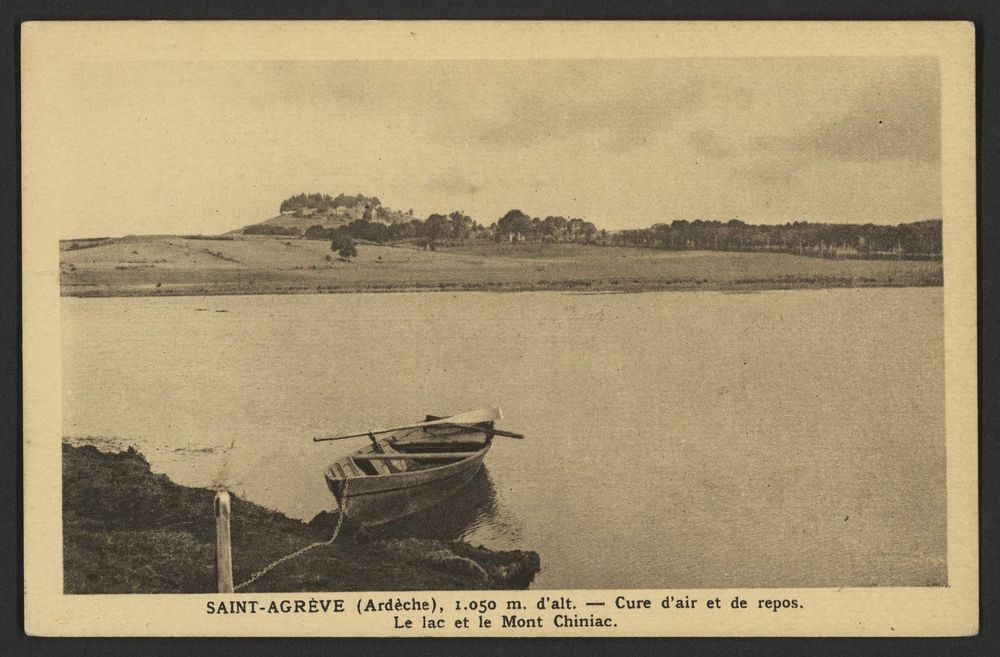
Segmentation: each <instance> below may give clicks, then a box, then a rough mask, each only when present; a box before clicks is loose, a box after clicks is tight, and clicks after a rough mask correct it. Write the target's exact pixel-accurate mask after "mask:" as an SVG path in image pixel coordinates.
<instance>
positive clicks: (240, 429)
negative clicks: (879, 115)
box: [62, 288, 945, 588]
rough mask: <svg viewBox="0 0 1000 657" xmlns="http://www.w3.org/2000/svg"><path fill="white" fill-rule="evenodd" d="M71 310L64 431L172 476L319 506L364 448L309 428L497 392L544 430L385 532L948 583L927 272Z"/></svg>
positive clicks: (602, 576) (703, 578) (602, 584)
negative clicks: (337, 466)
mask: <svg viewBox="0 0 1000 657" xmlns="http://www.w3.org/2000/svg"><path fill="white" fill-rule="evenodd" d="M62 304H63V306H62V322H63V336H64V337H63V402H64V406H63V417H64V434H65V435H66V436H70V437H72V438H74V439H77V440H79V439H84V438H85V437H88V436H90V437H99V439H98V442H100V443H103V444H111V445H124V444H129V443H131V444H134V445H136V446H137V447H138V448H139V449H140V450H141V451H143V452H144V453H145V454H146V456H147V458H148V459H149V460H150V462H151V463H152V465H153V468H154V470H156V471H159V472H164V473H166V474H168V475H169V476H170V477H171V478H172V479H174V480H175V481H177V482H179V483H182V484H187V485H198V486H205V485H211V484H217V483H224V484H226V485H228V486H230V487H231V488H232V489H233V490H234V491H236V492H237V493H238V494H240V495H242V496H245V497H246V498H248V499H250V500H252V501H255V502H257V503H259V504H262V505H265V506H269V507H272V508H277V509H280V510H281V511H284V512H285V513H287V514H289V515H292V516H296V517H300V518H304V519H308V518H310V517H312V516H313V515H314V514H315V513H317V512H319V511H321V510H324V509H333V508H335V506H336V504H335V502H334V501H333V499H332V497H331V496H330V495H329V493H328V492H327V490H326V488H325V485H324V482H323V477H322V473H323V470H324V469H325V467H326V465H327V464H328V463H329V462H330V461H332V460H334V459H336V458H337V457H338V456H340V455H342V454H344V453H346V452H348V451H351V450H353V449H355V448H357V447H358V446H359V445H360V444H361V443H353V442H350V441H348V442H341V443H325V444H314V443H312V441H311V437H312V436H313V435H317V434H322V433H330V432H342V431H350V430H357V429H365V428H368V427H379V426H386V425H391V424H399V423H404V422H407V421H410V420H413V419H419V418H422V417H423V415H424V414H425V413H428V412H432V413H437V414H445V413H449V412H454V411H462V410H468V409H473V408H480V407H484V406H490V405H495V404H500V405H502V407H503V409H504V412H505V415H506V420H505V422H504V423H503V424H502V425H501V426H503V427H505V428H509V429H511V430H515V431H523V432H525V433H527V434H528V440H525V441H515V440H508V439H502V438H498V439H497V440H496V441H495V444H494V449H493V450H492V451H491V452H490V454H489V457H488V458H487V470H486V472H485V473H484V474H483V475H482V476H480V477H479V478H477V479H476V480H475V481H474V482H473V483H472V484H471V485H470V488H469V489H467V490H466V491H465V493H464V494H463V495H461V496H459V498H458V499H455V500H454V501H453V502H452V503H451V504H450V505H448V506H447V508H442V509H439V510H438V512H437V513H435V514H431V515H429V516H427V517H422V518H417V519H416V520H415V521H414V522H410V523H409V525H408V526H406V527H403V528H399V529H397V530H394V531H400V532H402V533H407V532H409V533H420V534H424V535H438V536H443V537H446V538H455V537H461V538H463V539H465V540H467V541H469V542H471V543H473V544H484V545H486V546H488V547H494V548H521V549H531V550H536V551H537V552H539V553H540V555H541V559H542V568H543V571H542V573H541V574H540V575H539V577H538V578H537V580H536V583H535V586H536V587H539V588H660V587H675V588H682V587H683V588H687V587H751V586H839V585H844V586H850V585H929V584H943V583H944V581H945V481H944V468H945V452H944V410H943V403H944V402H943V393H944V383H943V326H942V291H941V290H940V289H937V288H935V289H871V290H822V291H779V292H767V293H760V294H747V295H737V294H723V293H698V292H690V293H670V292H664V293H644V294H604V295H581V294H567V293H556V292H552V293H546V292H542V293H517V294H489V293H472V292H467V293H457V294H445V293H435V294H376V295H367V294H357V295H317V296H246V297H208V298H204V297H186V298H161V299H157V298H138V299H71V298H67V299H64V300H63V301H62ZM223 311H224V312H223ZM360 440H361V441H362V442H363V440H364V439H360Z"/></svg>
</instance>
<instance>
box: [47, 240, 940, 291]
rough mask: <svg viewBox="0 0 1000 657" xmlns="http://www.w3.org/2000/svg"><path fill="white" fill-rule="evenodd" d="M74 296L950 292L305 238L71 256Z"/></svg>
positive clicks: (147, 244) (796, 271)
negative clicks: (351, 252) (345, 250)
mask: <svg viewBox="0 0 1000 657" xmlns="http://www.w3.org/2000/svg"><path fill="white" fill-rule="evenodd" d="M59 255H60V287H61V291H62V294H63V295H64V296H81V297H83V296H156V295H216V294H287V293H317V292H320V293H326V292H363V291H364V292H383V291H422V290H494V291H519V290H580V291H595V292H596V291H626V292H637V291H645V290H702V289H703V290H731V291H741V290H761V289H786V288H826V287H884V286H939V285H941V284H942V268H941V263H940V262H934V261H895V260H893V261H888V260H830V259H822V258H812V257H805V256H796V255H789V254H782V253H737V252H715V251H681V252H678V251H661V250H653V249H642V248H631V247H597V246H585V245H580V244H507V243H495V242H485V241H482V242H471V243H468V244H464V245H460V246H452V247H444V248H442V249H439V250H437V251H427V250H422V249H418V248H415V247H412V246H409V245H405V246H388V245H373V244H359V245H358V256H357V257H356V258H354V259H352V260H351V261H350V262H348V261H344V260H341V259H339V258H338V257H337V256H336V254H335V253H332V252H331V251H330V247H329V243H328V242H326V241H311V240H304V239H301V238H295V237H265V236H253V237H251V236H224V237H219V238H191V237H180V236H140V237H126V238H119V239H106V240H101V241H83V240H70V241H64V242H63V243H62V244H61V246H60V254H59Z"/></svg>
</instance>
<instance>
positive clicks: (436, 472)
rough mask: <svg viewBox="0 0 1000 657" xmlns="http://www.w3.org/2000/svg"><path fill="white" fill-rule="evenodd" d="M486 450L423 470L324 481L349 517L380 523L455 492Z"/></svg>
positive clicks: (477, 466) (474, 470)
mask: <svg viewBox="0 0 1000 657" xmlns="http://www.w3.org/2000/svg"><path fill="white" fill-rule="evenodd" d="M488 451H489V444H488V443H487V444H486V445H485V446H484V447H483V449H481V450H479V451H477V452H472V453H470V454H469V456H468V457H466V458H463V459H462V460H460V461H456V462H454V463H448V464H446V465H441V466H438V467H433V468H428V469H425V470H414V471H410V472H398V473H393V474H388V475H379V476H368V477H353V478H349V479H340V478H335V477H331V476H327V485H328V487H329V488H330V492H332V493H333V495H334V497H336V498H337V503H338V504H339V505H340V508H341V510H342V511H343V512H344V514H345V516H346V517H347V518H348V519H350V520H351V521H353V522H355V523H356V524H359V525H362V526H372V525H381V524H384V523H387V522H392V521H393V520H397V519H399V518H403V517H405V516H408V515H410V514H412V513H416V512H418V511H422V510H423V509H426V508H427V507H430V506H433V505H435V504H438V503H439V502H442V501H443V500H445V499H447V498H449V497H451V496H452V495H454V494H455V493H457V492H458V491H459V490H460V489H461V488H462V487H464V486H465V485H466V484H468V483H469V481H470V480H471V479H472V478H473V477H474V476H475V475H476V473H477V472H479V469H480V468H481V467H482V466H483V459H484V458H485V457H486V453H487V452H488ZM345 484H346V489H347V491H346V493H347V494H346V497H345V496H344V488H345Z"/></svg>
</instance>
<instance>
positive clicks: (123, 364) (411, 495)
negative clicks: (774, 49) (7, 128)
mask: <svg viewBox="0 0 1000 657" xmlns="http://www.w3.org/2000/svg"><path fill="white" fill-rule="evenodd" d="M346 27H347V26H346V25H341V26H339V27H338V28H337V30H335V31H334V32H332V33H331V34H332V35H334V36H336V35H344V38H345V39H346V38H352V39H355V40H356V39H357V35H353V36H351V35H349V34H348V30H347V29H346ZM404 27H405V26H404ZM359 29H361V30H362V31H364V30H368V31H367V32H365V34H376V32H374V31H373V30H374V26H371V25H368V26H359ZM413 30H414V32H419V28H417V27H416V26H414V28H413ZM405 32H406V30H396V31H394V32H392V33H391V34H389V33H387V34H386V38H387V39H390V38H401V37H400V35H405ZM102 34H103V33H102ZM611 34H615V33H614V32H611ZM618 34H619V35H620V36H621V37H622V38H625V39H627V38H628V35H629V33H628V31H627V30H622V31H621V32H619V33H618ZM276 36H277V37H281V38H294V34H292V32H291V31H289V30H285V31H282V32H280V34H276ZM414 38H415V39H416V38H417V36H416V34H415V35H414ZM413 43H414V46H413V48H414V51H413V54H412V56H407V55H406V52H407V50H406V48H407V44H406V42H405V40H403V41H401V42H400V43H398V44H394V48H396V50H394V51H393V52H394V53H395V56H394V57H392V58H388V57H386V58H379V57H374V56H373V57H365V58H352V57H339V58H324V57H322V56H316V57H304V56H303V57H300V58H281V57H276V58H263V57H262V58H258V59H254V58H247V57H242V56H239V57H233V58H228V59H227V58H225V57H221V56H218V57H206V58H199V59H198V61H191V60H189V59H185V58H177V59H171V58H170V57H165V56H164V57H161V56H144V55H143V54H142V53H138V54H137V56H136V57H134V58H131V59H129V58H120V57H104V58H102V57H91V58H87V57H80V58H78V59H75V60H72V61H67V62H66V63H64V64H61V65H60V66H58V67H55V66H54V67H50V69H48V70H49V73H47V77H46V78H45V79H44V82H45V84H46V85H47V86H48V87H49V88H50V89H57V90H58V93H53V92H51V91H49V92H47V93H44V94H39V95H38V96H37V97H36V98H35V99H34V101H33V102H34V105H33V107H34V108H35V109H36V110H37V111H38V116H40V117H44V119H39V124H38V126H36V128H37V130H36V131H34V132H32V133H31V134H33V135H41V137H39V138H37V139H35V140H34V141H33V142H32V143H31V144H30V147H31V157H33V158H37V161H39V162H44V163H47V165H48V166H49V167H50V168H54V169H57V170H58V171H63V172H67V175H65V176H62V177H60V178H59V179H58V180H57V181H46V182H45V184H44V185H39V186H36V188H35V189H34V192H33V193H32V194H27V195H26V204H28V203H31V202H32V200H33V199H42V200H39V201H38V203H37V205H36V206H35V208H34V209H35V210H36V211H37V212H45V213H49V215H50V216H48V219H47V220H48V221H49V222H50V225H51V226H54V228H53V229H52V230H53V232H52V234H53V235H55V236H56V238H57V239H56V240H53V241H52V242H51V243H50V247H51V249H52V253H51V254H50V256H51V258H52V261H53V262H54V260H55V258H56V255H57V257H58V293H59V298H58V300H57V301H55V302H54V304H56V305H55V306H54V307H57V313H58V314H57V315H55V316H53V317H52V322H51V324H50V326H49V327H48V330H50V331H52V332H53V336H56V337H53V341H54V343H55V345H56V347H57V348H58V352H57V353H58V354H59V356H58V362H57V363H56V365H57V368H56V369H57V371H55V372H52V373H51V376H53V377H55V378H53V379H52V381H57V382H58V387H57V388H56V390H55V392H56V394H57V396H58V405H59V409H60V410H59V416H58V424H59V425H60V426H61V429H60V431H59V435H58V436H56V435H52V436H48V435H46V436H44V440H45V441H50V443H51V445H52V446H54V445H55V444H57V443H58V444H60V447H61V454H60V458H59V466H58V467H59V473H60V474H59V475H58V476H55V475H53V481H51V482H50V485H52V486H55V487H56V488H54V489H53V490H58V491H60V492H59V493H58V496H59V503H60V504H61V512H60V516H61V520H60V521H59V524H60V526H61V532H62V535H61V541H60V543H61V561H60V563H58V564H55V567H56V568H57V569H58V568H59V567H61V577H60V578H59V580H60V582H61V592H60V593H61V595H63V596H67V597H70V598H74V599H85V598H87V597H91V596H100V595H103V594H164V595H170V594H211V596H212V597H211V598H206V599H210V600H240V599H249V600H255V599H256V598H254V597H253V596H249V597H246V596H244V597H243V598H241V597H240V596H241V595H243V594H270V593H290V594H296V593H311V592H330V591H335V592H426V591H459V592H460V591H520V592H530V593H532V595H533V596H534V597H532V598H531V599H532V600H534V599H536V598H540V596H542V595H543V594H545V593H546V592H549V591H551V592H553V593H555V592H559V591H568V590H572V591H576V592H577V593H580V592H584V593H586V592H588V591H589V592H592V593H593V600H595V602H592V603H591V602H588V603H587V604H588V605H592V606H588V607H584V602H583V600H582V599H579V598H578V597H574V602H568V599H563V598H560V597H557V596H554V595H553V596H549V597H541V598H540V599H542V600H547V599H554V600H557V601H561V602H557V603H556V604H557V606H555V607H552V608H553V609H559V608H560V607H559V606H558V605H559V604H562V605H563V609H564V610H565V611H564V613H563V615H562V616H561V618H562V621H561V622H562V625H560V621H559V620H558V619H559V618H560V616H557V619H556V621H555V626H556V627H567V626H568V627H573V626H575V624H579V626H581V627H589V626H590V625H592V624H594V623H597V624H598V625H600V623H599V622H598V621H597V620H595V619H598V617H599V616H600V614H599V613H598V612H599V611H601V607H602V606H604V605H605V604H606V605H607V607H606V608H607V609H614V608H616V607H617V608H618V609H629V608H631V607H629V606H628V605H631V604H632V602H629V601H627V600H626V599H625V598H626V597H628V596H617V597H615V596H614V595H610V594H609V595H608V596H605V597H603V598H602V597H599V592H601V591H634V590H645V589H652V590H671V591H673V590H683V591H688V590H690V591H694V590H704V589H712V590H728V589H754V590H767V589H871V590H876V589H892V588H906V589H914V590H931V591H932V592H933V590H946V589H948V588H949V587H950V586H951V585H953V584H954V582H952V581H951V580H950V577H949V573H954V570H949V563H950V560H952V559H953V558H955V555H954V554H953V553H952V552H953V551H954V550H955V546H956V545H961V544H958V543H955V542H954V541H950V540H949V481H950V480H949V460H948V459H949V449H950V445H951V443H949V440H951V438H950V437H949V430H948V427H949V426H950V425H948V424H946V420H947V419H949V417H950V416H948V415H947V414H946V398H947V397H948V394H949V390H951V389H950V388H949V387H948V385H946V370H947V369H948V366H947V360H948V359H947V358H946V324H947V317H948V312H947V309H948V308H949V307H952V306H948V303H949V301H948V299H949V297H948V296H947V294H946V290H945V281H946V280H947V278H948V276H951V272H952V266H953V263H952V261H951V258H952V257H953V256H956V251H955V249H951V250H949V249H947V248H945V246H946V245H945V241H946V239H945V236H946V235H947V234H948V231H949V230H951V228H949V226H948V224H949V221H953V222H955V223H954V224H953V226H955V227H956V228H955V229H954V230H955V231H958V230H959V229H958V228H957V226H959V225H962V226H964V227H967V226H968V225H969V224H968V219H967V218H966V217H955V216H950V214H949V212H954V214H956V215H957V214H958V213H957V212H955V211H954V210H952V211H949V210H948V208H949V207H952V208H954V207H956V206H949V205H948V192H947V190H946V185H945V183H944V182H943V173H942V172H943V164H942V163H943V160H945V159H947V157H948V155H947V151H946V148H947V144H946V143H945V142H944V141H943V138H942V131H943V118H942V107H943V95H942V84H943V83H942V76H943V75H944V74H943V72H942V70H943V69H942V63H941V60H940V58H939V57H936V56H933V55H929V54H920V53H919V52H917V49H911V50H912V52H911V51H907V50H906V49H905V48H901V49H900V53H899V54H892V53H888V54H887V53H882V54H878V55H873V54H870V53H858V54H851V53H840V54H835V55H830V54H825V53H824V54H815V55H809V54H807V53H806V54H799V55H798V56H790V55H787V56H779V55H769V54H762V55H759V56H744V55H740V56H725V55H724V54H719V51H718V49H715V50H713V51H712V52H707V53H702V52H687V53H686V54H685V53H682V54H680V55H677V54H672V55H671V56H659V57H657V56H647V55H643V56H637V57H628V56H615V57H610V56H609V57H599V56H580V57H566V56H559V53H558V52H554V53H532V52H530V51H527V52H522V53H520V55H519V56H516V57H507V56H505V57H502V58H498V57H490V56H488V55H487V56H481V57H478V58H476V57H461V56H456V57H455V58H449V59H438V58H434V57H426V56H424V54H422V53H421V52H420V47H421V42H420V41H419V40H417V41H414V42H413ZM234 52H236V51H235V50H234ZM28 65H30V61H29V62H28ZM31 120H32V119H31V117H30V116H28V115H27V114H26V118H25V122H26V125H28V126H29V128H30V127H31V126H30V123H31ZM27 165H30V161H29V160H26V168H27ZM69 172H71V173H69ZM54 185H55V186H57V187H58V193H57V194H53V195H52V196H50V197H45V190H46V189H50V188H52V187H53V186H54ZM43 197H44V198H43ZM26 207H27V205H26ZM965 229H966V228H962V230H965ZM973 231H974V227H973ZM56 250H57V254H56ZM946 252H947V254H948V256H949V257H948V258H945V254H946ZM961 257H962V256H961V254H960V253H958V254H957V256H956V264H955V266H956V267H959V266H964V265H960V264H959V263H957V260H960V259H961ZM970 257H972V258H973V259H974V251H973V252H972V253H971V254H970ZM946 274H947V276H946ZM970 293H972V294H974V289H973V290H970ZM972 317H973V320H974V317H975V315H974V313H973V315H972ZM972 374H973V377H974V371H973V372H972ZM961 376H965V374H962V375H961ZM951 380H952V379H949V385H950V382H951ZM954 390H958V388H955V389H954ZM970 403H972V404H974V399H973V400H971V402H970ZM973 410H974V408H973ZM974 440H975V438H974V436H973V437H972V441H973V443H972V444H973V445H974ZM47 444H48V443H47ZM29 456H30V454H29ZM973 477H974V472H973ZM974 484H975V482H974V479H973V485H974ZM26 499H27V498H26ZM955 499H957V498H955ZM952 522H954V519H952ZM952 528H953V529H954V526H953V527H952ZM26 549H27V548H26ZM534 592H537V594H535V593H534ZM233 596H236V597H233ZM383 597H384V596H383ZM402 597H403V598H405V597H406V596H405V595H403V596H402ZM646 597H649V598H650V599H652V600H653V604H655V605H656V606H657V607H662V609H663V610H677V609H679V610H683V609H684V608H685V604H690V605H691V606H692V607H693V606H694V605H695V603H694V602H690V600H686V597H685V596H684V595H675V596H646ZM709 597H711V596H709ZM730 597H732V596H730ZM779 597H781V596H779ZM618 598H621V600H619V599H618ZM306 599H307V598H306ZM375 599H382V598H381V597H378V596H375ZM407 599H408V598H407ZM498 599H499V598H498ZM597 600H601V601H602V602H596V601H597ZM629 600H631V598H629ZM801 600H802V599H801V598H798V599H786V600H783V602H782V601H779V602H778V603H777V604H778V608H779V609H781V613H782V614H789V613H794V611H795V608H796V607H798V606H799V604H800V603H801ZM661 601H662V602H661ZM214 604H215V603H211V602H210V603H209V607H208V609H209V611H208V612H207V613H213V612H218V613H229V612H234V613H235V612H236V611H238V610H237V609H235V608H234V607H233V606H232V605H230V604H229V603H228V602H225V603H223V602H219V603H218V607H216V606H214ZM501 604H502V603H501ZM550 604H551V603H550ZM637 604H638V603H637ZM698 604H699V605H700V604H701V603H698ZM598 605H600V606H598ZM782 605H783V608H782ZM735 606H736V605H735V603H734V607H735ZM754 606H756V603H754ZM761 606H762V607H763V606H769V605H764V604H763V601H762V602H761ZM803 606H805V605H803ZM541 608H542V607H539V609H541ZM709 608H711V601H710V602H709ZM201 609H202V607H199V610H201ZM359 609H361V607H360V606H359ZM507 609H508V610H509V609H515V610H517V609H518V608H517V607H507ZM239 611H245V609H243V608H241V609H240V610H239ZM362 611H363V610H362ZM763 611H765V612H769V611H774V612H777V611H778V609H773V610H772V609H767V610H763ZM816 611H817V612H818V611H819V610H818V609H817V610H816ZM592 612H593V613H592ZM497 613H498V614H499V612H497ZM674 613H681V612H679V611H675V612H674ZM504 614H505V615H504V616H503V617H502V619H501V616H499V615H498V616H497V624H498V625H499V624H500V623H501V622H502V623H503V627H505V628H507V627H509V628H512V629H515V630H516V629H521V628H529V629H531V628H542V629H546V628H549V627H551V625H550V623H551V622H552V621H551V619H549V618H546V619H545V620H544V621H543V620H542V618H541V617H540V616H539V618H538V620H537V623H539V624H538V625H536V624H535V623H536V621H535V619H534V616H536V615H538V614H535V613H533V612H532V611H531V610H527V609H525V610H524V611H523V612H521V611H517V612H516V613H512V612H509V611H505V612H504ZM595 614H597V616H595ZM508 616H509V617H510V618H512V619H513V620H510V619H509V618H508ZM588 619H589V620H588ZM396 622H397V623H399V622H400V621H399V620H397V621H396ZM424 622H426V620H425V621H424ZM616 622H617V623H619V624H620V623H622V621H620V620H617V621H616ZM397 627H399V626H398V625H397ZM425 627H426V626H425ZM431 627H433V625H432V626H431Z"/></svg>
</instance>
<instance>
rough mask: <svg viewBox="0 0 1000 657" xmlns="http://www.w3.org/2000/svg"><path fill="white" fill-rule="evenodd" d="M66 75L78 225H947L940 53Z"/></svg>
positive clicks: (59, 140) (57, 147)
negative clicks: (440, 221)
mask: <svg viewBox="0 0 1000 657" xmlns="http://www.w3.org/2000/svg"><path fill="white" fill-rule="evenodd" d="M52 84H53V85H57V87H58V88H59V90H60V93H59V94H57V95H55V98H57V100H55V101H52V102H51V106H50V107H46V108H44V109H45V110H46V112H47V113H46V117H47V118H46V127H45V128H46V129H45V134H46V140H47V141H48V142H49V143H50V145H52V146H53V147H54V148H53V151H52V152H57V153H58V155H57V157H58V158H59V159H60V161H59V163H58V164H59V170H60V171H65V172H66V176H65V180H63V181H61V187H60V189H61V191H62V193H65V194H67V195H68V197H67V198H71V199H72V200H73V203H72V207H73V214H74V216H73V217H68V218H67V220H66V222H65V225H66V229H65V230H66V232H67V234H66V235H64V237H70V236H87V235H90V236H97V235H102V236H103V235H109V236H116V235H125V234H141V233H206V234H209V233H219V232H225V231H228V230H232V229H234V228H238V227H240V226H243V225H246V224H250V223H255V222H257V221H261V220H263V219H266V218H268V217H271V216H274V215H276V214H277V213H278V206H279V204H280V202H281V200H282V199H284V198H286V197H288V196H291V195H293V194H297V193H299V192H322V193H327V194H331V195H336V194H338V193H341V192H344V193H348V194H354V193H358V192H361V193H364V194H366V195H376V196H378V197H379V198H380V199H381V201H382V203H383V205H386V206H389V207H391V208H393V209H397V210H402V211H405V210H407V209H410V208H412V209H413V210H414V213H415V214H416V215H417V216H426V215H428V214H430V213H432V212H441V213H447V212H450V211H452V210H463V211H465V212H466V213H467V214H469V215H471V216H472V217H473V218H474V219H476V220H477V221H479V222H480V223H483V224H489V223H491V222H493V221H496V219H497V218H499V217H500V216H502V215H503V214H504V213H505V212H506V211H507V210H510V209H512V208H518V209H521V210H523V211H524V212H526V213H528V214H529V215H531V216H539V217H545V216H547V215H562V216H566V217H582V218H585V219H588V220H590V221H593V222H595V223H596V224H597V225H598V227H601V228H608V229H621V228H638V227H644V226H649V225H652V224H654V223H659V222H664V221H666V222H669V221H672V220H674V219H699V218H700V219H719V220H728V219H733V218H739V219H742V220H744V221H747V222H750V223H784V222H786V221H796V220H806V221H822V222H833V221H836V222H848V223H867V222H871V223H879V224H895V223H899V222H904V221H917V220H921V219H927V218H937V217H940V216H941V181H940V165H941V162H940V150H941V149H940V125H939V124H940V80H939V74H938V69H937V64H936V61H935V60H934V59H923V58H920V59H917V58H873V57H864V58H862V57H858V58H835V57H823V58H784V59H710V58H705V59H634V60H512V61H409V62H406V61H404V62H399V61H394V62H392V61H322V62H217V63H208V64H206V63H191V62H132V63H128V62H125V63H122V62H115V63H106V62H105V63H82V64H74V65H72V66H71V67H68V68H67V69H66V70H65V71H64V73H63V77H62V78H60V79H53V80H52ZM69 233H72V234H69Z"/></svg>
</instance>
